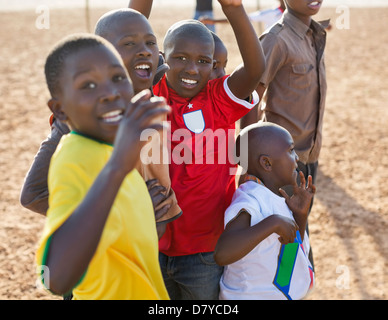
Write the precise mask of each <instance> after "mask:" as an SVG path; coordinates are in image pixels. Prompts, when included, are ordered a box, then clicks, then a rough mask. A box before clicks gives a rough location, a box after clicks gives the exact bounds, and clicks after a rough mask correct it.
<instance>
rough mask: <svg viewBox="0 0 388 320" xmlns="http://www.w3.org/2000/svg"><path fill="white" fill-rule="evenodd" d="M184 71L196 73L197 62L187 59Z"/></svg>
mask: <svg viewBox="0 0 388 320" xmlns="http://www.w3.org/2000/svg"><path fill="white" fill-rule="evenodd" d="M185 71H186V72H187V73H188V74H197V73H198V66H197V64H196V63H195V61H190V60H189V61H188V62H187V64H186V68H185Z"/></svg>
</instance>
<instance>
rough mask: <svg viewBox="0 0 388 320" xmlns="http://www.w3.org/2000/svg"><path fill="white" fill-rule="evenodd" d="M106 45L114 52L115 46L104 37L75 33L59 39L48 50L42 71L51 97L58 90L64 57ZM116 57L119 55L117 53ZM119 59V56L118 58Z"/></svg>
mask: <svg viewBox="0 0 388 320" xmlns="http://www.w3.org/2000/svg"><path fill="white" fill-rule="evenodd" d="M101 45H104V46H108V47H109V48H110V49H113V52H115V53H116V50H115V48H114V47H113V45H112V44H111V43H109V42H108V41H107V40H105V39H104V38H102V37H100V36H97V35H93V34H89V33H76V34H72V35H70V36H67V37H65V38H63V39H62V40H60V41H59V42H58V43H57V44H56V45H55V46H54V47H53V48H52V49H51V51H50V53H49V55H48V56H47V58H46V63H45V66H44V72H45V76H46V83H47V87H48V89H49V91H50V94H51V96H52V97H55V95H56V94H57V93H58V92H60V86H59V79H60V77H61V75H62V72H63V67H64V62H65V60H66V58H67V57H68V56H69V55H71V54H74V53H76V52H79V51H80V50H83V49H89V48H93V47H96V46H101ZM117 55H118V57H120V55H119V54H118V53H117ZM120 59H121V58H120Z"/></svg>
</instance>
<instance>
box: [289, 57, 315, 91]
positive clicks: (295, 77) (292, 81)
mask: <svg viewBox="0 0 388 320" xmlns="http://www.w3.org/2000/svg"><path fill="white" fill-rule="evenodd" d="M313 69H314V66H313V65H312V64H309V63H301V64H293V65H292V66H291V72H290V78H289V84H288V85H289V87H290V88H295V89H299V90H303V89H308V88H309V87H310V86H311V83H312V77H313Z"/></svg>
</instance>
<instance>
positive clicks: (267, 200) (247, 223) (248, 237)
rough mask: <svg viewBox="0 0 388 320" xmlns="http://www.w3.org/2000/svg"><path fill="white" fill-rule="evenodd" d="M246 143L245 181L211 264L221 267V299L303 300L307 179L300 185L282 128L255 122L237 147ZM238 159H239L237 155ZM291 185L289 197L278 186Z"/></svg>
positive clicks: (310, 279)
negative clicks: (214, 262) (222, 271)
mask: <svg viewBox="0 0 388 320" xmlns="http://www.w3.org/2000/svg"><path fill="white" fill-rule="evenodd" d="M242 141H247V146H248V150H249V153H248V156H247V159H246V161H240V163H241V164H242V163H244V164H247V167H246V168H243V169H245V170H246V171H247V175H246V177H245V182H244V183H242V184H241V185H240V187H239V188H238V189H237V190H236V192H235V194H234V196H233V200H232V203H231V205H230V206H229V207H228V209H227V210H226V212H225V231H224V232H223V234H222V235H221V237H220V238H219V240H218V243H217V246H216V250H215V260H216V262H217V263H218V264H219V265H223V266H225V269H224V273H223V276H222V278H221V281H220V299H235V300H239V299H246V300H248V299H249V300H253V299H255V300H256V299H265V300H270V299H302V298H303V297H305V296H306V294H307V293H308V291H309V290H310V289H311V288H312V286H313V283H314V272H313V269H312V267H311V264H310V262H309V259H308V251H309V240H308V236H307V233H306V232H305V228H306V221H307V216H308V209H309V206H310V203H311V200H312V197H313V195H314V194H315V190H316V189H315V186H314V185H313V184H312V179H311V176H309V177H308V182H307V185H306V180H305V177H304V175H303V173H299V174H300V178H301V183H300V185H299V186H298V185H297V182H296V178H297V174H298V172H297V167H298V165H297V161H298V156H297V154H296V153H295V151H294V142H293V139H292V137H291V135H290V133H289V132H288V131H287V130H286V129H284V128H283V127H281V126H279V125H276V124H273V123H269V122H267V123H264V122H258V123H256V124H252V125H250V126H248V127H246V128H244V129H243V130H242V131H241V133H240V135H239V137H238V139H237V143H236V145H237V147H238V148H239V145H240V144H241V145H243V143H242ZM240 159H242V156H241V154H240ZM285 185H293V186H294V187H293V188H294V194H293V196H292V197H289V196H288V195H287V194H286V193H285V192H284V190H283V189H281V187H283V186H285Z"/></svg>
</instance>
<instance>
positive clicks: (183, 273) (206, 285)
mask: <svg viewBox="0 0 388 320" xmlns="http://www.w3.org/2000/svg"><path fill="white" fill-rule="evenodd" d="M159 263H160V267H161V270H162V275H163V279H164V283H165V285H166V288H167V291H168V294H169V295H170V299H171V300H218V294H219V291H220V286H219V285H220V278H221V275H222V272H223V270H224V268H223V267H221V266H219V265H217V264H216V262H215V261H214V258H213V252H202V253H197V254H193V255H187V256H176V257H169V256H166V255H165V254H163V253H161V252H159Z"/></svg>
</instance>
